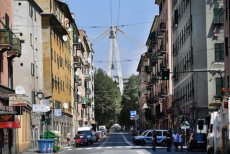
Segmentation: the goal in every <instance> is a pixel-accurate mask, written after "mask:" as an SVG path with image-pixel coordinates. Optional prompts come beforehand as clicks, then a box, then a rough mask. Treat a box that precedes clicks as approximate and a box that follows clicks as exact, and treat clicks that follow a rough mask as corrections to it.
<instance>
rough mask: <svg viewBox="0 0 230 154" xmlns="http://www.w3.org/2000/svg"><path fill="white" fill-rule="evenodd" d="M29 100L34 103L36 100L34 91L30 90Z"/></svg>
mask: <svg viewBox="0 0 230 154" xmlns="http://www.w3.org/2000/svg"><path fill="white" fill-rule="evenodd" d="M31 102H32V104H36V100H35V91H32V92H31Z"/></svg>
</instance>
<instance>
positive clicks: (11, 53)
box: [7, 38, 22, 57]
mask: <svg viewBox="0 0 230 154" xmlns="http://www.w3.org/2000/svg"><path fill="white" fill-rule="evenodd" d="M21 49H22V48H21V40H20V39H19V38H13V47H12V48H11V50H8V51H7V57H20V56H21V54H22V53H21Z"/></svg>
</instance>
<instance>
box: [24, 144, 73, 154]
mask: <svg viewBox="0 0 230 154" xmlns="http://www.w3.org/2000/svg"><path fill="white" fill-rule="evenodd" d="M72 145H73V143H71V146H72ZM71 146H68V144H63V145H61V148H60V150H59V151H58V152H61V151H63V150H65V149H66V148H68V147H71ZM38 153H39V150H38V148H34V149H28V150H26V151H24V152H23V153H22V154H38Z"/></svg>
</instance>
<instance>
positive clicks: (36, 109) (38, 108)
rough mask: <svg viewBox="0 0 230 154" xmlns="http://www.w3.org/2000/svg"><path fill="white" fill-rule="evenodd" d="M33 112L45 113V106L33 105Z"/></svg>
mask: <svg viewBox="0 0 230 154" xmlns="http://www.w3.org/2000/svg"><path fill="white" fill-rule="evenodd" d="M33 112H47V110H46V105H44V104H33Z"/></svg>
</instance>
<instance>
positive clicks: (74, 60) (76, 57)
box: [73, 56, 82, 68]
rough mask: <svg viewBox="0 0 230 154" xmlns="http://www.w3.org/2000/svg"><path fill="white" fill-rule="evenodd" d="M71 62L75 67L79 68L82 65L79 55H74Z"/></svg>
mask: <svg viewBox="0 0 230 154" xmlns="http://www.w3.org/2000/svg"><path fill="white" fill-rule="evenodd" d="M73 63H74V64H75V66H76V67H77V68H81V67H82V60H81V58H80V57H79V56H74V57H73Z"/></svg>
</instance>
